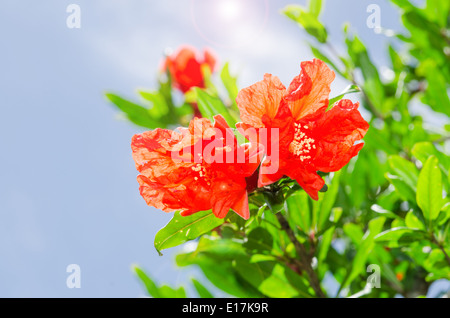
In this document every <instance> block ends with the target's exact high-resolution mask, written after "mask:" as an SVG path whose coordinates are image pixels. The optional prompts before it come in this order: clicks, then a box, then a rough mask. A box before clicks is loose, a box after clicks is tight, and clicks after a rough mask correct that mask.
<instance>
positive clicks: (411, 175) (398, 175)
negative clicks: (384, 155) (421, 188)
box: [387, 155, 419, 202]
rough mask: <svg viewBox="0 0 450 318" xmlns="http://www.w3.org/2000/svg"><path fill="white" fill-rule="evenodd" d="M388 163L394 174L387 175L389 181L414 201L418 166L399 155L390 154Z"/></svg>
mask: <svg viewBox="0 0 450 318" xmlns="http://www.w3.org/2000/svg"><path fill="white" fill-rule="evenodd" d="M388 163H389V166H390V170H391V172H392V175H387V177H388V179H389V181H390V182H391V183H392V184H393V185H394V186H395V188H396V189H397V191H398V192H399V193H400V194H401V195H403V196H404V197H405V198H406V199H408V200H410V201H412V202H414V201H415V193H416V189H417V180H418V174H419V173H418V170H417V168H416V166H415V165H414V164H413V163H412V162H410V161H408V160H406V159H404V158H402V157H400V156H397V155H394V156H390V157H389V159H388Z"/></svg>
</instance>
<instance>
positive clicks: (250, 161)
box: [131, 115, 263, 219]
mask: <svg viewBox="0 0 450 318" xmlns="http://www.w3.org/2000/svg"><path fill="white" fill-rule="evenodd" d="M214 119H215V122H214V124H213V123H211V121H210V120H208V119H205V118H201V119H198V118H194V119H193V120H192V121H191V123H190V125H189V128H179V129H178V130H179V132H177V131H171V130H166V129H159V128H158V129H155V130H153V131H148V132H144V133H142V134H138V135H135V136H133V138H132V143H131V147H132V153H133V159H134V161H135V163H136V168H137V170H138V171H139V172H140V175H139V176H138V178H137V179H138V182H139V185H140V193H141V195H142V197H143V198H144V199H145V201H146V202H147V204H148V205H151V206H153V207H156V208H158V209H161V210H163V211H165V212H172V211H176V210H181V211H182V213H181V215H183V216H187V215H191V214H193V213H195V212H199V211H205V210H210V209H212V211H213V213H214V215H215V216H216V217H218V218H224V217H225V216H226V215H227V213H228V211H229V210H230V209H233V210H234V212H236V213H237V214H238V215H240V216H241V217H243V218H244V219H248V218H249V216H250V215H249V208H248V194H247V189H246V187H247V183H246V177H249V176H251V175H252V174H253V173H254V171H255V170H256V169H257V168H258V166H259V165H260V161H261V158H262V155H263V149H262V147H261V146H259V145H256V144H244V145H238V143H237V139H236V137H235V136H234V133H233V131H232V130H231V129H230V128H229V126H228V125H227V123H226V121H225V119H224V118H223V117H222V116H221V115H217V116H215V117H214Z"/></svg>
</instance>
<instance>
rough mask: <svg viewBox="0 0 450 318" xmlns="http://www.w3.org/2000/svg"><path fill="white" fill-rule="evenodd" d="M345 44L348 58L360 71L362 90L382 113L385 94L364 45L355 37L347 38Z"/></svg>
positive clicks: (375, 68)
mask: <svg viewBox="0 0 450 318" xmlns="http://www.w3.org/2000/svg"><path fill="white" fill-rule="evenodd" d="M346 43H347V48H348V53H349V55H350V57H351V58H352V60H353V62H354V63H355V65H356V66H357V67H359V68H360V69H361V71H362V74H363V77H364V86H363V89H364V91H365V93H366V94H367V97H368V99H369V100H370V101H371V103H372V104H373V105H375V107H376V108H377V109H378V110H379V111H382V110H383V102H384V96H385V93H384V87H383V84H382V82H381V80H380V76H379V73H378V69H377V67H376V66H375V65H374V64H373V63H372V60H371V59H370V57H369V54H368V52H367V49H366V47H365V45H364V44H363V43H362V42H361V40H360V39H359V38H358V37H357V36H354V38H353V39H350V38H349V37H347V38H346Z"/></svg>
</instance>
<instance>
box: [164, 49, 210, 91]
mask: <svg viewBox="0 0 450 318" xmlns="http://www.w3.org/2000/svg"><path fill="white" fill-rule="evenodd" d="M203 65H208V66H209V68H210V70H211V72H213V71H214V67H215V65H216V58H215V56H214V55H213V54H212V53H211V52H210V51H209V50H204V52H203V56H202V57H200V55H199V54H198V52H197V51H196V50H195V48H192V47H190V46H182V47H181V48H180V49H179V50H178V51H177V52H176V53H174V54H172V55H171V56H168V57H167V58H166V60H165V63H164V69H168V70H169V72H170V74H171V76H172V80H173V84H174V86H175V87H176V88H178V89H179V90H181V91H182V92H183V93H186V92H187V91H188V90H190V89H191V88H192V87H200V88H204V87H205V82H204V78H203V73H202V66H203Z"/></svg>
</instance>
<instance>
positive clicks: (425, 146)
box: [411, 141, 450, 174]
mask: <svg viewBox="0 0 450 318" xmlns="http://www.w3.org/2000/svg"><path fill="white" fill-rule="evenodd" d="M411 153H412V154H413V156H414V157H416V158H417V159H418V160H420V161H421V162H422V164H423V165H424V164H425V163H426V162H427V160H428V158H430V157H431V156H435V157H436V158H438V160H439V167H440V168H441V171H442V172H443V173H444V174H447V173H448V170H449V169H450V157H449V156H448V155H446V154H444V153H442V152H440V151H439V150H437V149H436V147H435V146H434V145H433V144H432V143H431V142H428V141H424V142H418V143H416V144H415V145H414V147H413V148H412V150H411Z"/></svg>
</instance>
